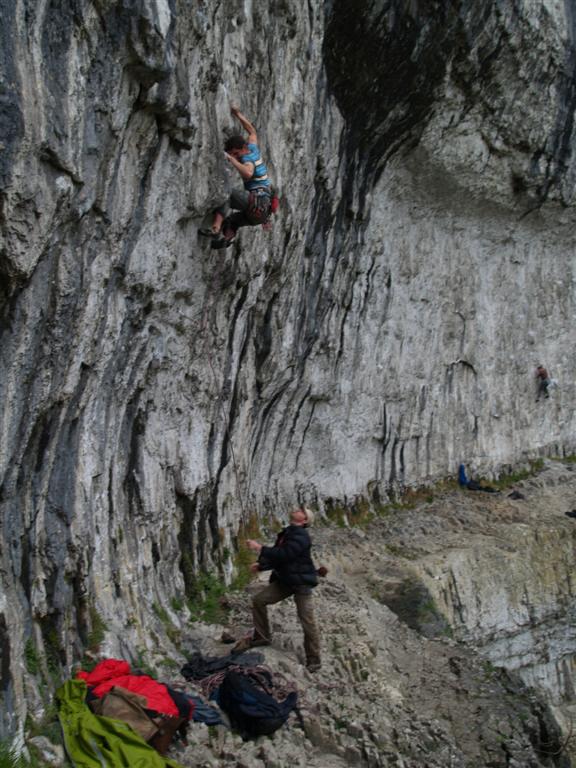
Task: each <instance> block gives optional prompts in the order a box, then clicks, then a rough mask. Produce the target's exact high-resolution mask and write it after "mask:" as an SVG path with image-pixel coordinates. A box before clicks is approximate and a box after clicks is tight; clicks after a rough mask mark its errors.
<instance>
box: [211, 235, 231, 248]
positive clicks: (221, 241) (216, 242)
mask: <svg viewBox="0 0 576 768" xmlns="http://www.w3.org/2000/svg"><path fill="white" fill-rule="evenodd" d="M233 242H234V240H233V239H231V240H226V238H225V237H219V238H218V239H213V240H212V242H211V243H210V248H212V250H214V251H219V250H220V249H221V248H228V247H229V246H231V245H232V243H233Z"/></svg>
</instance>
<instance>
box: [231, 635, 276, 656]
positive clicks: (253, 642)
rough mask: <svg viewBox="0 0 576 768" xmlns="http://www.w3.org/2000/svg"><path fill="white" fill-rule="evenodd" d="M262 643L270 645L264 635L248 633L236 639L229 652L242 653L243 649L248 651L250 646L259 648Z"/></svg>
mask: <svg viewBox="0 0 576 768" xmlns="http://www.w3.org/2000/svg"><path fill="white" fill-rule="evenodd" d="M264 645H270V640H266V639H265V638H264V637H255V636H254V635H253V634H250V635H246V637H242V638H241V639H240V640H238V642H237V643H236V645H235V646H234V648H232V651H231V652H232V653H244V651H248V650H249V649H250V648H259V647H261V646H264Z"/></svg>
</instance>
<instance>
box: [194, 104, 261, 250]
mask: <svg viewBox="0 0 576 768" xmlns="http://www.w3.org/2000/svg"><path fill="white" fill-rule="evenodd" d="M230 111H231V112H232V115H233V116H234V117H235V118H236V120H238V122H239V123H240V125H241V126H242V127H243V128H244V130H245V131H246V132H247V133H248V138H247V139H245V138H244V136H241V135H239V134H234V135H233V136H230V138H229V139H227V141H226V143H225V144H224V155H225V157H226V159H227V160H228V162H229V163H231V165H233V166H234V168H236V170H237V171H238V173H239V174H240V176H241V178H242V181H243V182H244V188H235V189H233V190H232V193H231V195H230V199H229V205H230V208H232V209H234V211H235V213H232V214H228V215H226V205H222V206H220V207H219V208H217V209H216V211H215V212H214V221H213V222H212V228H211V229H201V230H200V234H201V235H204V237H211V238H212V245H211V247H212V248H227V247H228V246H229V245H232V242H233V240H234V238H235V237H236V233H237V231H238V229H239V228H240V227H248V226H256V225H258V224H266V222H267V221H268V219H269V218H270V215H271V213H272V208H273V195H272V184H271V183H270V179H269V178H268V170H267V168H266V165H265V164H264V161H263V160H262V155H261V154H260V149H259V148H258V136H257V135H256V128H254V126H253V125H252V123H251V122H250V121H249V120H248V118H246V117H245V116H244V115H243V114H242V113H241V112H240V109H239V108H238V107H236V106H232V107H231V108H230Z"/></svg>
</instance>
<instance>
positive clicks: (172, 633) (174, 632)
mask: <svg viewBox="0 0 576 768" xmlns="http://www.w3.org/2000/svg"><path fill="white" fill-rule="evenodd" d="M152 610H153V611H154V613H155V614H156V616H158V618H159V619H160V621H161V622H162V624H164V629H165V630H166V634H167V635H168V637H169V638H170V640H171V641H172V642H173V643H174V645H176V646H179V645H180V641H181V640H182V633H181V632H180V630H179V629H178V627H175V626H174V624H173V623H172V621H171V620H170V616H169V615H168V611H167V610H166V609H165V608H163V607H162V606H161V605H158V603H153V605H152Z"/></svg>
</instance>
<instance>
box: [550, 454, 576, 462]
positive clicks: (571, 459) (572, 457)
mask: <svg viewBox="0 0 576 768" xmlns="http://www.w3.org/2000/svg"><path fill="white" fill-rule="evenodd" d="M552 460H553V461H561V462H562V464H576V454H575V453H573V454H570V455H569V456H554V457H553V458H552Z"/></svg>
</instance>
